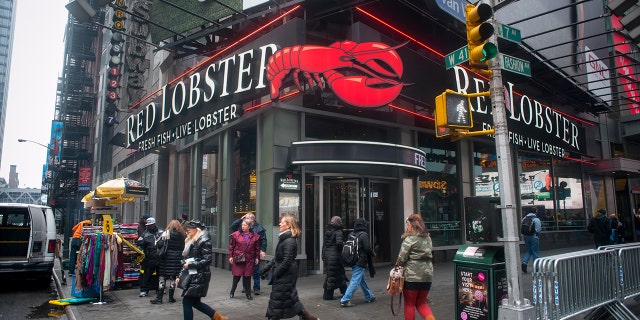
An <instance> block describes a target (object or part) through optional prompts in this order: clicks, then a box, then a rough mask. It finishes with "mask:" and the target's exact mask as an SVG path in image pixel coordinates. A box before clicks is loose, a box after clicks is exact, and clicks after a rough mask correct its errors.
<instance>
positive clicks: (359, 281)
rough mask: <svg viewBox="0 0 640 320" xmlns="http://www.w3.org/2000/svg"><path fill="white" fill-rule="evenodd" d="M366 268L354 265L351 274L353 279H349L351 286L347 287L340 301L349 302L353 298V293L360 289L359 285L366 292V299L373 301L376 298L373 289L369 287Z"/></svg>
mask: <svg viewBox="0 0 640 320" xmlns="http://www.w3.org/2000/svg"><path fill="white" fill-rule="evenodd" d="M364 271H365V268H363V267H358V266H353V274H352V275H351V281H349V286H348V287H347V291H346V292H345V293H344V295H343V296H342V298H341V299H340V302H347V301H349V300H351V296H353V293H354V292H356V290H358V286H360V287H362V292H364V299H365V300H367V301H371V299H373V298H374V295H373V291H371V289H369V286H368V285H367V279H366V278H365V276H364Z"/></svg>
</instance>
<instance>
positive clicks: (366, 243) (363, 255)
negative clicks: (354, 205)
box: [353, 219, 376, 273]
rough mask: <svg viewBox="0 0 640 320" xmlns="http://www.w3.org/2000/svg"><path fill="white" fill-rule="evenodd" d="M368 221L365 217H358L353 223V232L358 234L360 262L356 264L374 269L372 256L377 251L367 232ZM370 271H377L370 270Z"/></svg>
mask: <svg viewBox="0 0 640 320" xmlns="http://www.w3.org/2000/svg"><path fill="white" fill-rule="evenodd" d="M366 231H367V222H366V221H365V220H364V219H356V221H355V222H354V223H353V232H354V233H355V234H356V235H357V236H358V262H356V266H358V267H361V268H365V269H366V268H367V265H368V266H369V269H373V263H372V262H373V260H372V257H375V256H376V253H375V252H374V251H373V249H372V248H371V241H370V240H369V234H367V232H366ZM369 271H370V273H375V271H372V270H369Z"/></svg>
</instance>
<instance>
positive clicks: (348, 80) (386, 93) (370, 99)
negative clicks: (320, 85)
mask: <svg viewBox="0 0 640 320" xmlns="http://www.w3.org/2000/svg"><path fill="white" fill-rule="evenodd" d="M325 77H326V78H327V84H328V85H329V87H331V90H332V91H333V93H335V95H336V96H337V97H338V98H340V99H341V100H342V101H344V102H346V103H348V104H351V105H354V106H356V107H364V108H372V107H379V106H382V105H385V104H388V103H391V102H392V101H393V100H394V99H395V98H396V97H397V96H398V95H399V94H400V91H402V87H403V84H402V83H401V82H399V81H393V80H384V79H380V78H370V77H366V76H349V77H345V76H344V75H342V74H341V73H339V72H336V71H329V72H326V73H325Z"/></svg>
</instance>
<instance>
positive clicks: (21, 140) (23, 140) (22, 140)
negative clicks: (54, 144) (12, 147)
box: [18, 138, 53, 150]
mask: <svg viewBox="0 0 640 320" xmlns="http://www.w3.org/2000/svg"><path fill="white" fill-rule="evenodd" d="M18 142H31V143H35V144H37V145H41V146H43V147H45V148H47V149H49V150H51V149H53V148H51V146H46V145H44V144H42V143H40V142H36V141H33V140H28V139H20V138H18Z"/></svg>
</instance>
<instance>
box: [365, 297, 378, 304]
mask: <svg viewBox="0 0 640 320" xmlns="http://www.w3.org/2000/svg"><path fill="white" fill-rule="evenodd" d="M365 302H366V303H372V302H376V297H373V298H371V300H369V301H365Z"/></svg>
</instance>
